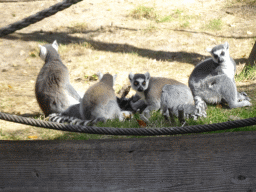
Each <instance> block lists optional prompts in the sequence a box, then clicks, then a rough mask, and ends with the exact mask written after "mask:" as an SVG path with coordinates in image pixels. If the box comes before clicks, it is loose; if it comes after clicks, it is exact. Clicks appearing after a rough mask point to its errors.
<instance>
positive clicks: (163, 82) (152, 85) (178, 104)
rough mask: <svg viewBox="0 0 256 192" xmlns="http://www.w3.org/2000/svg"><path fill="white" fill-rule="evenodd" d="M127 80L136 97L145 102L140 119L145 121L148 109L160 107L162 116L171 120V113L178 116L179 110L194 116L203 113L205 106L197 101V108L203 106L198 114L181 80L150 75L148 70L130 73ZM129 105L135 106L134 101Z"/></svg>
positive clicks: (189, 93)
mask: <svg viewBox="0 0 256 192" xmlns="http://www.w3.org/2000/svg"><path fill="white" fill-rule="evenodd" d="M129 80H130V82H131V86H132V88H133V89H134V90H135V91H136V94H137V95H138V97H140V98H141V99H142V100H144V101H145V102H146V104H147V107H146V108H145V109H144V111H143V112H142V114H141V119H142V120H144V121H146V122H147V121H148V118H149V116H150V114H149V113H150V111H152V110H158V109H160V108H161V109H162V110H163V114H164V116H165V117H167V116H169V115H170V117H171V119H172V120H173V117H172V115H173V114H174V115H176V116H178V113H179V111H182V112H183V113H186V114H191V115H194V116H196V115H197V116H203V115H204V112H205V106H200V103H198V106H197V108H198V107H203V108H202V109H201V108H200V110H199V111H198V112H200V114H199V113H197V110H196V109H197V108H196V106H195V104H194V99H193V96H192V93H191V91H190V89H189V88H188V87H187V86H186V85H184V84H183V83H181V82H178V81H176V80H174V79H168V78H163V77H150V74H149V73H148V72H147V73H145V74H133V73H130V74H129ZM131 105H132V107H134V108H136V106H134V105H136V102H135V103H131ZM185 116H186V115H185ZM180 121H181V119H180Z"/></svg>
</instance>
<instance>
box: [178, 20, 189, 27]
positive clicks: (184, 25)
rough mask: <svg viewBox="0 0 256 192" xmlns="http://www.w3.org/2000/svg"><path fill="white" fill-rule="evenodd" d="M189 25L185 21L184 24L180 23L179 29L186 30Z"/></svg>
mask: <svg viewBox="0 0 256 192" xmlns="http://www.w3.org/2000/svg"><path fill="white" fill-rule="evenodd" d="M189 25H190V22H189V21H185V22H184V23H182V24H181V25H180V27H181V28H187V27H189Z"/></svg>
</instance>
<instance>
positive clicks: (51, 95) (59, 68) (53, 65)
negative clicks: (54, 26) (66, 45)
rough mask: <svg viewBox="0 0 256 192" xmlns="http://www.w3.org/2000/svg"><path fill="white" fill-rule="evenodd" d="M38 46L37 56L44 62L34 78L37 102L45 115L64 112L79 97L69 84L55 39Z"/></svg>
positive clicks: (66, 70)
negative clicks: (50, 42)
mask: <svg viewBox="0 0 256 192" xmlns="http://www.w3.org/2000/svg"><path fill="white" fill-rule="evenodd" d="M39 47H40V53H39V56H40V58H41V59H42V60H43V61H44V62H45V64H44V65H43V67H42V68H41V70H40V72H39V74H38V77H37V80H36V85H35V95H36V99H37V102H38V104H39V106H40V108H41V109H42V111H43V112H44V114H45V116H48V115H50V114H52V113H61V112H64V111H65V110H66V109H67V108H68V107H69V106H71V105H73V104H76V103H79V102H80V100H81V97H80V95H79V94H78V93H77V91H76V90H75V89H74V88H73V86H72V85H71V84H70V80H69V72H68V69H67V67H66V66H65V65H64V64H63V63H62V61H61V59H60V56H59V54H58V43H57V41H56V40H55V41H54V42H53V43H52V44H47V45H43V46H42V45H39Z"/></svg>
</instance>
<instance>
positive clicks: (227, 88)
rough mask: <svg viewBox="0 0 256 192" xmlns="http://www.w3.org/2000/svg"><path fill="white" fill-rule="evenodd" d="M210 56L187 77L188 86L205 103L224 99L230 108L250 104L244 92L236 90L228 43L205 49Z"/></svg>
mask: <svg viewBox="0 0 256 192" xmlns="http://www.w3.org/2000/svg"><path fill="white" fill-rule="evenodd" d="M207 51H208V52H209V53H210V54H211V55H212V58H209V59H206V60H205V61H203V62H201V63H199V64H198V65H197V66H196V67H195V68H194V70H193V71H192V73H191V75H190V77H189V82H188V83H189V87H190V89H191V91H192V93H193V95H194V97H195V96H198V97H200V98H202V100H204V101H205V102H206V103H211V104H214V103H219V102H221V101H225V102H227V103H228V105H229V107H230V108H237V107H244V106H251V105H252V104H251V103H250V102H249V101H250V99H249V97H248V96H247V94H246V93H245V92H241V93H239V92H237V88H236V83H235V79H234V75H235V71H236V63H235V61H234V60H233V59H232V58H231V57H230V55H229V44H228V43H227V42H225V43H224V44H220V45H217V46H215V47H213V48H212V49H207Z"/></svg>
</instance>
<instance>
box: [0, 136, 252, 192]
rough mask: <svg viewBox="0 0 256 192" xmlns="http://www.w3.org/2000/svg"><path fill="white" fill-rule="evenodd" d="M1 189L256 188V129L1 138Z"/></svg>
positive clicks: (248, 190)
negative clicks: (47, 138) (116, 136)
mask: <svg viewBox="0 0 256 192" xmlns="http://www.w3.org/2000/svg"><path fill="white" fill-rule="evenodd" d="M0 159H1V161H0V191H1V192H2V191H4V192H6V191H62V192H63V191H182V192H183V191H195V192H198V191H207V192H209V191H214V192H215V191H232V192H234V191H237V192H241V191H245V192H252V191H256V132H235V133H222V134H210V135H191V136H175V137H173V136H170V137H153V138H144V139H123V140H91V141H0Z"/></svg>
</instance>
